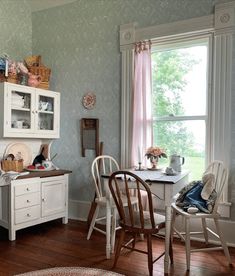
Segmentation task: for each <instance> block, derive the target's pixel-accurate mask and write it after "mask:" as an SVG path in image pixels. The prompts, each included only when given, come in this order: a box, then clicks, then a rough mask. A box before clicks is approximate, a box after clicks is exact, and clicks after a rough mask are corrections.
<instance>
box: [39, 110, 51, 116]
mask: <svg viewBox="0 0 235 276" xmlns="http://www.w3.org/2000/svg"><path fill="white" fill-rule="evenodd" d="M38 112H39V113H42V114H52V115H53V114H54V112H53V111H44V110H39V111H38Z"/></svg>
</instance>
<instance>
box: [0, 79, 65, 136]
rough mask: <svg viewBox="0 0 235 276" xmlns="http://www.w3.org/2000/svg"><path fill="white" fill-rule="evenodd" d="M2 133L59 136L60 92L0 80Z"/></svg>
mask: <svg viewBox="0 0 235 276" xmlns="http://www.w3.org/2000/svg"><path fill="white" fill-rule="evenodd" d="M0 106H1V110H0V135H1V136H2V137H22V138H23V137H24V138H27V137H28V138H59V132H60V93H58V92H54V91H49V90H43V89H38V88H34V87H29V86H24V85H18V84H12V83H8V82H4V83H0Z"/></svg>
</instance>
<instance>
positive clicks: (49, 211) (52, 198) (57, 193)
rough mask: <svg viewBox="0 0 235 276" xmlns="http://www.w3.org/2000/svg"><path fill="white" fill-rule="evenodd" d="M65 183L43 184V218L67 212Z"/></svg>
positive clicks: (51, 182)
mask: <svg viewBox="0 0 235 276" xmlns="http://www.w3.org/2000/svg"><path fill="white" fill-rule="evenodd" d="M65 189H66V187H65V184H64V182H63V181H59V180H58V181H48V182H44V181H43V182H42V216H43V217H46V216H50V215H54V214H56V213H60V212H65V209H66V198H65V197H66V192H65Z"/></svg>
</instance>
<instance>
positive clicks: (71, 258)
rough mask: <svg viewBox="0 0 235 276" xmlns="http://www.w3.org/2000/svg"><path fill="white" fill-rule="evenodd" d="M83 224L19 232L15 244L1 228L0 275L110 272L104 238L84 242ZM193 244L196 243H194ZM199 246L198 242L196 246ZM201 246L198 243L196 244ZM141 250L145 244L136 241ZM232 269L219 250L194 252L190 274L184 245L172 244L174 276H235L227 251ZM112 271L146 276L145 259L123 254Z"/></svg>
mask: <svg viewBox="0 0 235 276" xmlns="http://www.w3.org/2000/svg"><path fill="white" fill-rule="evenodd" d="M86 236H87V226H86V223H84V222H78V221H75V220H70V221H69V223H68V224H67V225H63V224H62V223H61V220H56V221H52V222H48V223H45V224H42V225H38V226H34V227H30V228H27V229H23V230H19V231H17V233H16V237H17V239H16V241H13V242H10V241H8V232H7V230H5V229H3V228H1V227H0V276H4V275H15V274H18V273H23V272H27V271H33V270H38V269H44V268H49V267H56V266H85V267H96V268H103V269H106V270H112V263H113V257H112V259H111V260H106V259H105V236H104V235H102V234H100V233H98V232H96V231H94V232H93V234H92V236H91V239H90V240H89V241H87V239H86ZM194 244H195V243H194ZM197 245H198V243H197ZM199 245H200V244H199ZM138 246H139V248H141V249H144V248H145V242H143V241H140V242H138ZM153 248H154V252H156V254H157V250H159V251H160V252H161V251H163V250H164V240H162V239H157V238H156V239H154V242H153ZM230 253H231V256H232V261H233V264H234V267H229V266H228V264H227V262H226V259H225V257H224V254H223V252H222V251H211V252H207V253H206V252H205V253H204V252H203V253H202V252H201V253H194V254H193V255H192V261H191V262H192V263H191V270H190V272H188V273H187V272H186V260H185V251H184V246H183V244H182V243H181V242H180V241H176V242H175V243H174V266H173V267H172V269H171V273H170V275H174V276H176V275H177V276H212V275H213V276H222V275H235V248H230ZM113 271H116V272H119V273H122V274H124V275H128V276H144V275H148V268H147V256H145V255H144V254H140V253H137V252H131V253H130V252H127V251H126V252H123V254H122V256H121V257H120V258H119V261H118V264H117V267H116V268H115V269H113ZM154 275H155V276H160V275H164V272H163V258H161V259H160V260H159V261H158V262H156V263H155V264H154Z"/></svg>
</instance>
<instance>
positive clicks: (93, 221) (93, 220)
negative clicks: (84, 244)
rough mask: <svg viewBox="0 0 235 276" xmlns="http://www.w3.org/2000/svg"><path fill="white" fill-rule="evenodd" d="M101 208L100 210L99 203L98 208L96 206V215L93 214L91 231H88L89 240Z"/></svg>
mask: <svg viewBox="0 0 235 276" xmlns="http://www.w3.org/2000/svg"><path fill="white" fill-rule="evenodd" d="M99 210H100V207H99V206H98V205H97V206H96V208H95V212H94V215H93V217H92V220H91V225H90V227H89V231H88V234H87V240H89V239H90V237H91V234H92V232H93V229H94V226H95V222H96V219H97V217H98V214H99Z"/></svg>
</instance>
